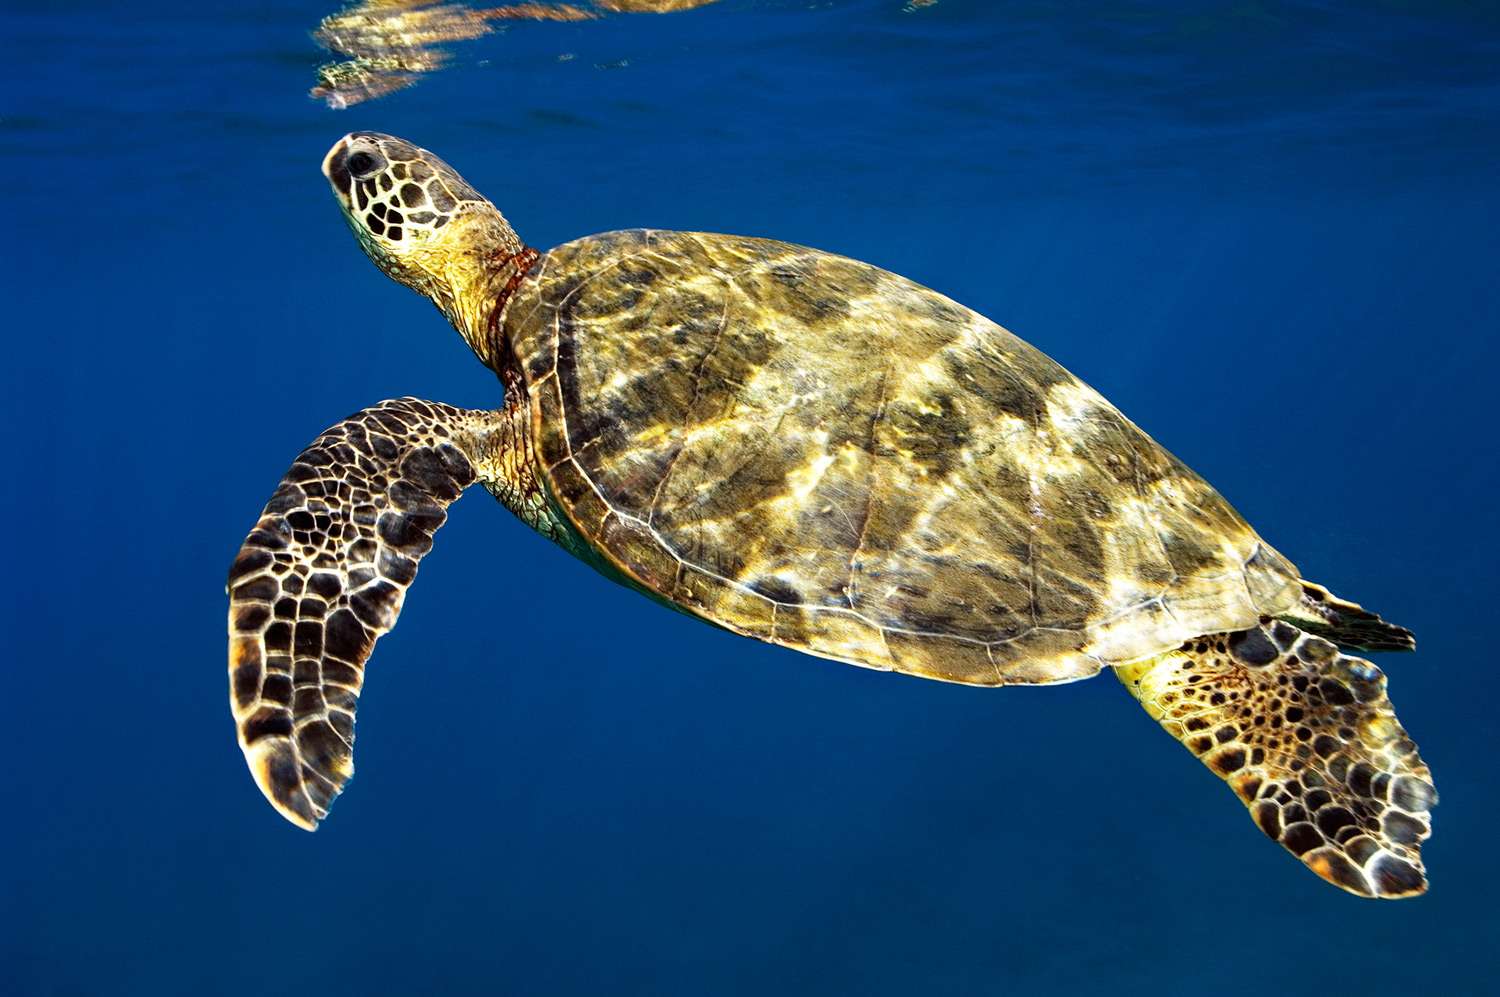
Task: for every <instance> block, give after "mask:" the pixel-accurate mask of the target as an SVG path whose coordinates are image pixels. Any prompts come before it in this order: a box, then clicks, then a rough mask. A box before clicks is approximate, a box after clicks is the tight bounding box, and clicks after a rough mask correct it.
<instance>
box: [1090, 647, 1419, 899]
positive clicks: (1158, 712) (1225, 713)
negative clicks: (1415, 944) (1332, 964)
mask: <svg viewBox="0 0 1500 997" xmlns="http://www.w3.org/2000/svg"><path fill="white" fill-rule="evenodd" d="M1116 674H1117V675H1118V676H1119V678H1120V681H1121V682H1123V683H1125V686H1126V687H1127V688H1128V689H1129V690H1130V691H1131V693H1132V694H1133V695H1134V696H1135V697H1136V698H1137V699H1138V700H1140V702H1141V705H1142V706H1144V707H1145V708H1146V711H1147V712H1148V713H1150V714H1151V715H1152V716H1153V717H1155V718H1156V719H1157V720H1158V721H1159V722H1160V723H1161V725H1162V727H1164V728H1165V729H1166V730H1167V732H1168V733H1170V734H1171V735H1173V736H1174V737H1176V738H1177V739H1178V740H1179V741H1181V742H1182V743H1183V744H1184V745H1185V746H1186V747H1187V748H1188V750H1190V751H1191V752H1192V753H1193V754H1194V755H1196V756H1198V759H1199V760H1200V761H1202V762H1203V764H1205V765H1207V766H1208V767H1209V768H1210V769H1212V770H1213V771H1214V772H1216V773H1218V775H1219V776H1220V777H1221V778H1223V779H1224V780H1225V781H1226V782H1228V783H1229V785H1230V788H1232V789H1233V790H1234V791H1235V793H1236V794H1237V795H1238V796H1239V798H1240V800H1241V801H1242V802H1243V803H1244V804H1245V805H1246V806H1247V807H1248V808H1249V809H1250V814H1251V816H1252V817H1253V818H1254V819H1255V822H1256V824H1258V825H1259V826H1260V829H1261V830H1262V831H1264V832H1265V833H1266V834H1267V835H1268V836H1270V837H1271V839H1272V840H1274V841H1277V842H1279V843H1280V844H1281V845H1282V847H1284V848H1286V849H1287V851H1289V852H1291V853H1292V854H1293V855H1296V856H1297V857H1298V858H1300V859H1301V860H1302V861H1303V862H1304V863H1305V864H1306V865H1307V866H1308V868H1310V869H1312V870H1313V871H1314V872H1316V873H1317V874H1318V875H1319V876H1322V877H1323V878H1324V879H1326V880H1328V881H1329V882H1330V883H1333V884H1334V885H1335V886H1339V887H1341V888H1343V889H1345V890H1348V891H1349V892H1351V893H1357V894H1359V895H1361V896H1367V897H1390V898H1394V897H1407V896H1413V895H1415V894H1418V893H1422V892H1423V891H1425V890H1426V889H1427V879H1426V877H1425V876H1424V874H1423V869H1422V856H1421V845H1422V842H1423V841H1424V840H1425V839H1426V838H1427V837H1428V835H1429V834H1430V833H1431V829H1432V818H1431V814H1430V812H1429V811H1430V808H1431V807H1432V806H1433V805H1434V804H1436V803H1437V793H1436V791H1435V790H1434V789H1433V788H1432V776H1431V774H1430V773H1429V772H1428V770H1427V766H1426V764H1425V763H1423V761H1422V759H1421V757H1420V756H1419V755H1418V754H1417V746H1416V744H1414V743H1413V742H1412V740H1411V738H1410V737H1408V736H1407V733H1406V731H1405V730H1403V729H1402V727H1401V724H1400V722H1398V721H1397V719H1396V714H1395V712H1394V710H1393V709H1392V707H1391V703H1390V700H1389V699H1387V698H1386V694H1385V685H1386V680H1385V676H1384V675H1383V674H1381V672H1380V669H1378V668H1376V667H1375V666H1374V665H1372V664H1371V663H1370V662H1368V661H1365V660H1363V659H1361V658H1354V657H1349V656H1347V655H1344V654H1341V653H1339V650H1338V648H1337V647H1335V646H1334V645H1333V644H1332V643H1330V642H1328V641H1326V640H1324V639H1323V638H1321V637H1316V636H1313V635H1311V634H1305V633H1303V632H1302V631H1300V630H1298V629H1297V628H1296V627H1293V626H1291V625H1290V624H1288V623H1284V622H1280V621H1276V622H1273V623H1269V624H1265V625H1262V626H1257V627H1253V628H1251V629H1249V630H1242V631H1239V632H1236V633H1219V634H1211V635H1209V636H1206V637H1201V638H1198V639H1196V640H1192V641H1189V642H1187V643H1186V644H1184V645H1183V646H1182V647H1181V648H1179V649H1178V650H1175V651H1170V652H1168V653H1166V654H1162V655H1159V656H1157V657H1154V658H1150V659H1147V660H1145V661H1141V662H1137V663H1134V664H1130V665H1122V666H1119V667H1117V668H1116Z"/></svg>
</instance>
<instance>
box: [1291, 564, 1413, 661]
mask: <svg viewBox="0 0 1500 997" xmlns="http://www.w3.org/2000/svg"><path fill="white" fill-rule="evenodd" d="M1282 615H1283V616H1284V618H1285V619H1286V620H1287V621H1288V622H1290V623H1293V624H1296V625H1297V626H1298V627H1300V628H1302V629H1303V630H1306V631H1307V632H1308V633H1310V634H1317V635H1318V636H1319V637H1323V638H1326V639H1327V640H1331V641H1333V642H1334V643H1335V644H1337V645H1339V646H1340V647H1347V648H1354V649H1356V650H1363V651H1411V650H1415V649H1416V646H1417V638H1416V636H1415V635H1413V634H1412V632H1411V631H1410V630H1408V629H1406V628H1405V627H1400V626H1397V625H1396V624H1394V623H1387V622H1386V621H1385V620H1383V619H1381V618H1380V617H1379V616H1378V615H1377V614H1375V613H1372V612H1370V611H1369V610H1368V609H1366V608H1365V607H1363V606H1361V605H1359V604H1358V603H1355V602H1350V601H1349V600H1347V599H1340V598H1339V597H1338V596H1336V595H1334V594H1333V593H1332V592H1330V591H1328V590H1327V589H1326V588H1324V587H1323V586H1321V585H1319V584H1317V583H1316V582H1310V581H1308V580H1307V579H1305V578H1304V579H1302V599H1301V601H1300V602H1298V603H1297V605H1295V606H1293V607H1292V608H1291V609H1289V610H1287V611H1286V612H1285V613H1283V614H1282Z"/></svg>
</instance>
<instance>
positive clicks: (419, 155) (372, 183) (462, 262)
mask: <svg viewBox="0 0 1500 997" xmlns="http://www.w3.org/2000/svg"><path fill="white" fill-rule="evenodd" d="M323 175H324V176H326V177H327V178H328V183H329V184H330V186H332V187H333V194H334V197H336V198H337V199H338V202H339V207H341V208H342V209H343V211H344V219H345V220H346V221H347V222H348V223H349V227H350V228H351V229H352V230H353V231H354V236H355V238H356V239H358V240H359V244H360V247H361V248H363V249H364V251H365V253H366V255H368V256H369V257H370V259H371V260H373V261H374V263H375V265H376V266H378V267H379V268H380V269H381V270H383V271H384V272H385V273H386V275H387V276H389V277H391V278H392V279H393V280H396V281H398V282H399V283H402V284H405V285H406V286H407V287H410V288H411V289H412V290H414V291H418V292H420V293H422V294H425V295H427V296H428V297H429V298H431V299H432V301H433V303H434V304H435V305H437V306H438V308H439V309H440V310H441V311H442V312H443V314H445V315H447V316H448V319H449V321H451V322H452V323H453V325H454V326H455V327H456V328H457V329H458V331H459V332H460V333H462V334H463V336H464V338H465V339H467V340H468V341H469V345H470V346H472V347H473V348H474V350H475V352H476V353H478V354H479V356H480V359H482V360H485V361H486V362H489V361H490V357H489V356H488V355H487V354H488V343H487V339H488V336H487V334H486V332H485V328H486V327H487V324H488V320H489V318H490V314H489V313H490V311H491V310H492V309H493V306H494V302H495V301H496V300H497V295H496V293H495V292H496V287H495V286H494V285H495V282H496V277H497V275H498V274H499V273H500V272H502V271H503V270H504V266H505V261H507V260H508V259H510V258H512V257H514V256H515V254H516V253H518V252H520V251H521V249H522V245H521V241H520V239H518V238H517V237H516V233H515V231H514V230H512V229H511V227H510V224H509V223H507V222H506V220H505V218H504V216H502V215H501V214H500V212H499V211H498V210H497V209H496V208H495V206H494V205H493V204H491V203H490V202H489V201H487V200H485V198H484V197H483V195H481V194H480V193H479V192H478V191H476V190H475V189H474V188H473V187H471V186H469V184H468V182H467V181H466V180H464V178H463V177H461V176H459V175H458V173H457V171H455V170H454V169H453V168H452V167H451V166H449V165H448V164H447V163H445V162H443V161H442V160H441V159H439V158H438V157H437V156H434V155H433V154H432V153H430V152H428V151H427V150H426V149H420V148H418V147H416V146H414V145H412V144H411V143H410V142H406V141H404V140H402V139H399V138H396V137H394V136H391V135H382V134H380V133H378V132H351V133H350V134H348V135H345V136H344V137H343V138H341V139H339V140H338V141H337V142H335V143H334V145H333V148H332V149H330V150H328V155H327V156H325V157H324V159H323ZM506 276H508V274H507V275H506ZM502 286H503V284H502Z"/></svg>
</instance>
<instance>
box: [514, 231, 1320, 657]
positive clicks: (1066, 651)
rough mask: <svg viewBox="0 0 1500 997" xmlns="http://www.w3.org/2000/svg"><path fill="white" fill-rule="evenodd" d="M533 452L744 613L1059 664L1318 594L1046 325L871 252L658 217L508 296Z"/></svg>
mask: <svg viewBox="0 0 1500 997" xmlns="http://www.w3.org/2000/svg"><path fill="white" fill-rule="evenodd" d="M504 328H505V330H506V333H507V334H508V336H509V337H510V341H511V345H512V348H513V350H514V352H515V358H516V360H517V362H518V363H519V365H520V367H521V369H522V374H523V377H524V380H525V384H526V388H527V391H528V394H529V398H530V404H531V406H532V417H533V430H534V439H535V443H536V448H537V462H538V464H539V465H540V468H541V471H542V478H543V480H544V483H545V485H546V487H547V488H548V489H550V491H551V493H552V499H553V501H554V502H555V504H556V505H557V507H558V508H559V510H560V511H561V512H562V513H563V514H564V515H566V517H567V518H568V519H569V520H570V521H571V522H572V524H573V525H574V527H575V528H576V529H577V530H578V532H579V533H580V534H581V535H582V536H583V537H584V538H585V539H586V540H587V541H588V542H589V543H591V544H592V545H593V546H594V547H595V548H597V550H598V552H599V553H600V554H602V555H603V557H604V558H606V559H607V560H608V561H609V562H610V563H611V564H612V565H613V566H614V567H615V568H617V569H618V570H619V571H620V572H622V573H623V574H624V575H625V576H626V577H627V578H628V579H630V580H632V581H633V582H635V583H636V584H638V585H639V586H641V587H643V588H645V589H646V590H648V591H649V592H652V593H654V594H656V595H658V596H659V597H660V598H662V599H664V600H666V601H668V602H670V603H673V604H675V605H677V606H680V607H682V608H683V609H686V610H687V611H689V612H691V613H694V614H696V615H698V616H701V617H703V618H705V619H708V620H710V621H712V622H714V623H717V624H719V625H721V626H724V627H727V628H729V629H730V630H733V631H736V632H738V633H742V634H746V635H749V636H752V637H757V638H759V639H761V640H765V641H770V642H771V643H774V644H780V645H783V646H786V647H791V648H795V649H797V650H800V651H806V652H808V653H811V654H817V655H822V656H825V657H829V658H835V659H838V660H841V661H847V662H850V663H853V664H858V665H864V666H868V667H872V668H880V669H893V670H896V671H900V672H907V673H911V674H915V675H921V676H924V677H928V678H936V679H944V680H948V681H953V682H963V683H969V684H975V685H999V684H1006V683H1047V682H1062V681H1069V680H1074V679H1079V678H1084V677H1087V676H1089V675H1093V674H1095V673H1096V672H1098V671H1099V669H1100V668H1101V667H1102V666H1104V665H1109V664H1117V663H1122V662H1126V661H1132V660H1136V659H1140V658H1143V657H1146V656H1149V655H1154V654H1159V653H1161V652H1163V651H1166V650H1169V649H1171V648H1174V647H1177V646H1179V645H1180V644H1181V643H1182V642H1183V641H1185V640H1188V639H1191V638H1194V637H1198V636H1200V635H1203V634H1207V633H1216V632H1221V631H1226V630H1237V629H1242V628H1245V627H1249V626H1252V625H1254V624H1255V623H1256V622H1257V620H1258V619H1259V618H1260V617H1261V616H1270V615H1276V614H1277V613H1280V612H1282V611H1284V610H1286V609H1287V608H1288V607H1290V606H1292V605H1294V604H1295V603H1296V602H1297V600H1298V598H1299V596H1300V591H1301V589H1300V586H1299V585H1298V573H1297V571H1296V569H1295V568H1294V567H1293V566H1292V565H1291V564H1289V563H1288V562H1287V561H1286V560H1285V559H1284V558H1282V557H1281V556H1280V555H1279V554H1277V553H1276V551H1274V550H1273V549H1272V548H1271V547H1270V546H1268V545H1267V544H1265V543H1264V542H1263V541H1262V540H1261V539H1260V538H1259V537H1258V536H1256V534H1255V532H1254V531H1253V530H1252V529H1251V528H1250V527H1249V526H1248V525H1247V524H1246V523H1245V521H1244V520H1243V519H1241V518H1240V516H1239V515H1238V514H1237V513H1236V512H1235V511H1234V509H1233V508H1231V507H1230V505H1229V503H1228V502H1226V501H1225V500H1224V499H1223V498H1222V497H1221V496H1220V495H1219V494H1218V493H1217V492H1215V491H1214V490H1213V488H1211V487H1210V486H1209V485H1208V484H1207V483H1206V482H1204V481H1203V479H1201V478H1199V477H1198V476H1197V475H1196V474H1194V473H1193V472H1192V471H1191V470H1189V469H1188V468H1187V467H1186V466H1184V465H1183V464H1182V463H1181V462H1180V461H1178V460H1177V459H1176V458H1174V457H1173V456H1172V455H1171V454H1169V453H1167V452H1166V451H1165V450H1163V449H1162V448H1161V447H1160V446H1159V445H1158V444H1157V443H1156V442H1155V441H1153V440H1152V439H1151V438H1150V437H1148V436H1147V435H1146V434H1145V433H1143V432H1142V431H1141V430H1140V429H1138V428H1137V427H1136V426H1135V425H1134V424H1133V423H1131V422H1130V421H1129V420H1128V419H1126V418H1125V417H1124V416H1122V415H1121V414H1120V413H1119V412H1118V411H1116V410H1115V408H1114V407H1113V406H1112V405H1110V404H1109V403H1108V402H1107V401H1105V400H1104V398H1103V397H1101V396H1100V395H1099V394H1098V393H1097V392H1095V391H1094V390H1093V389H1091V388H1089V387H1088V386H1087V385H1086V384H1084V383H1083V382H1081V381H1079V380H1078V379H1077V378H1076V377H1074V376H1073V375H1071V374H1069V373H1068V372H1067V371H1066V370H1064V369H1063V368H1062V367H1060V366H1059V365H1058V364H1056V363H1054V362H1053V361H1052V360H1051V359H1049V358H1048V357H1047V356H1045V355H1044V354H1042V353H1041V352H1040V351H1038V350H1036V349H1035V348H1033V347H1031V346H1029V345H1028V344H1026V343H1025V342H1023V341H1021V340H1020V339H1018V338H1016V337H1015V336H1013V335H1011V334H1010V333H1009V332H1007V331H1005V330H1004V329H1002V328H1000V327H999V326H997V325H996V324H994V323H993V322H991V321H989V320H988V319H986V318H984V317H983V316H982V315H979V314H977V313H975V312H973V311H971V310H969V309H967V308H965V307H963V306H962V305H960V304H958V303H956V302H954V301H952V300H950V299H949V298H946V297H944V296H943V295H941V294H938V293H936V292H935V291H931V290H929V289H927V288H925V287H922V286H920V285H918V284H915V283H913V282H912V281H909V280H906V279H905V278H903V277H900V276H897V275H895V274H892V273H889V272H887V271H884V270H881V269H879V268H877V267H873V266H870V265H868V264H865V263H860V262H858V261H855V260H851V259H847V258H844V257H840V256H835V255H832V254H829V253H823V252H819V251H817V250H813V249H808V248H805V247H802V246H794V245H789V244H787V243H782V242H773V241H769V240H763V239H750V238H741V237H736V236H725V235H708V234H699V233H687V232H664V231H655V230H637V231H626V232H611V233H607V234H603V235H596V236H590V237H588V238H585V239H580V240H578V241H576V242H571V243H568V244H566V245H563V246H560V247H558V248H557V249H554V250H552V251H551V252H549V253H547V254H545V255H544V256H543V257H542V258H541V259H540V260H539V261H538V263H537V265H536V266H535V267H534V268H533V269H532V270H531V272H530V274H529V276H528V279H527V280H525V281H524V282H523V283H522V285H521V286H520V287H519V288H518V289H517V292H516V294H515V296H514V297H513V298H512V299H511V301H510V303H509V305H508V306H507V309H506V314H505V318H504Z"/></svg>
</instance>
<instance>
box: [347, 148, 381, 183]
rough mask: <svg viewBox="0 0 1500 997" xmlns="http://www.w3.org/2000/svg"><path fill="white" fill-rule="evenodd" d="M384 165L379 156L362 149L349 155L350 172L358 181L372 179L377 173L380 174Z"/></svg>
mask: <svg viewBox="0 0 1500 997" xmlns="http://www.w3.org/2000/svg"><path fill="white" fill-rule="evenodd" d="M383 165H384V164H383V163H382V162H381V160H380V157H379V156H377V155H375V154H374V153H372V152H368V151H366V150H364V149H360V150H358V151H356V152H353V153H351V154H350V155H349V160H348V166H349V172H350V173H351V174H353V175H354V177H355V179H357V180H368V179H370V178H371V177H372V176H374V175H375V174H376V173H379V172H380V168H381V166H383Z"/></svg>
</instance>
